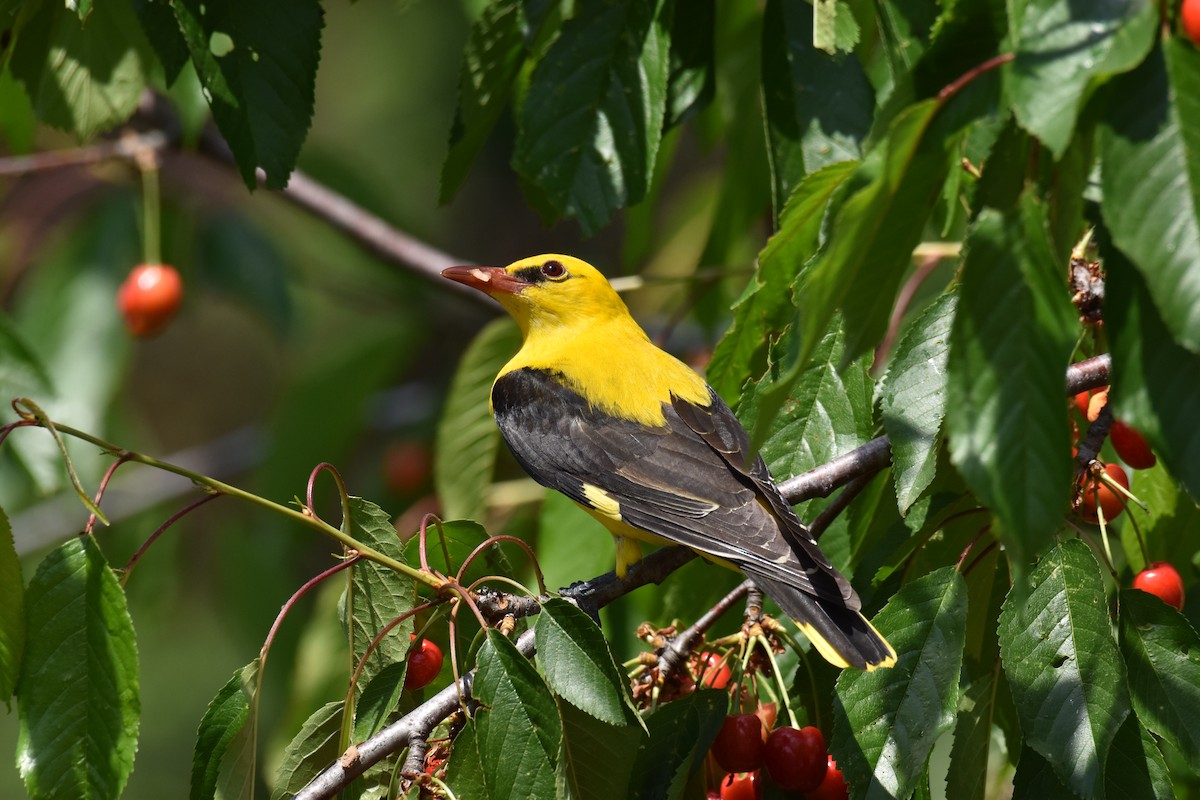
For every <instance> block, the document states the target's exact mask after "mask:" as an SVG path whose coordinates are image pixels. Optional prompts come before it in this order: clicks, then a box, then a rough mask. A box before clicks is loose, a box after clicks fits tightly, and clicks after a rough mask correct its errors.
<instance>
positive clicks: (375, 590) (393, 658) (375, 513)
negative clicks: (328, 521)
mask: <svg viewBox="0 0 1200 800" xmlns="http://www.w3.org/2000/svg"><path fill="white" fill-rule="evenodd" d="M349 503H350V534H351V535H352V536H353V537H354V538H355V539H357V540H358V541H360V542H362V543H363V544H366V545H368V546H370V547H373V548H374V549H375V550H378V551H379V552H381V553H383V554H384V555H387V556H391V557H392V558H394V559H396V560H397V561H404V545H403V544H402V543H401V542H400V537H399V536H397V535H396V529H395V528H393V527H392V521H391V517H389V516H388V514H387V512H386V511H384V510H383V509H381V508H380V507H379V506H377V505H375V504H374V503H372V502H370V501H368V500H364V499H362V498H361V497H351V498H350V499H349ZM350 569H351V571H352V573H353V578H352V579H351V584H350V585H351V588H350V590H349V595H348V597H347V596H346V595H343V598H342V603H341V609H340V611H341V617H342V626H343V627H344V628H346V629H347V630H348V632H349V635H350V642H351V647H350V651H351V653H353V655H354V662H355V664H357V663H358V662H359V661H360V660H361V659H362V657H363V654H364V653H366V650H367V647H368V646H369V645H370V644H371V640H372V639H374V638H375V636H377V635H378V634H379V632H380V631H381V630H383V629H384V627H386V626H387V625H388V624H389V623H390V622H392V620H394V619H396V618H397V617H399V616H401V615H403V614H406V613H408V612H410V611H412V609H413V606H414V605H416V601H417V584H416V581H414V580H413V579H412V578H410V577H408V576H407V575H402V574H400V573H399V572H396V571H394V570H392V569H389V568H388V567H385V566H383V565H381V564H376V563H375V562H373V561H360V562H359V563H357V564H355V565H354V566H353V567H351V568H350ZM412 630H413V624H412V619H411V618H410V619H406V620H405V621H404V622H401V623H400V624H399V625H396V626H395V627H394V628H392V629H391V630H390V631H388V633H387V635H386V636H384V637H383V639H382V640H380V642H379V644H378V645H377V646H376V647H375V649H374V650H373V651H372V652H371V655H370V657H368V658H367V662H366V664H365V665H364V666H363V669H362V673H361V674H360V676H359V679H358V685H357V687H356V689H357V691H358V692H359V693H361V692H362V690H363V688H364V687H365V686H366V685H367V684H368V683H370V682H371V680H372V679H373V678H374V677H375V676H376V675H378V674H379V673H380V671H382V670H383V668H384V667H386V666H387V665H389V664H395V663H397V662H400V661H404V660H405V657H406V656H407V654H408V645H409V634H411V633H412Z"/></svg>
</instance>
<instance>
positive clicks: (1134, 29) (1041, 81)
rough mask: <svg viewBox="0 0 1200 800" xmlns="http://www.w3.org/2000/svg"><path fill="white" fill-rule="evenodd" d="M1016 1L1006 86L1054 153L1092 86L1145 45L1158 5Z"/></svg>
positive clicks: (1134, 59) (1131, 61) (1024, 119)
mask: <svg viewBox="0 0 1200 800" xmlns="http://www.w3.org/2000/svg"><path fill="white" fill-rule="evenodd" d="M1010 8H1014V7H1012V6H1010ZM1015 8H1017V9H1022V8H1023V12H1024V13H1023V14H1022V15H1021V18H1020V20H1015V19H1014V20H1012V21H1011V22H1010V25H1011V27H1012V29H1013V30H1015V31H1016V32H1017V33H1016V37H1017V41H1018V42H1019V44H1018V46H1017V52H1016V58H1015V59H1014V60H1013V63H1012V66H1011V67H1010V68H1009V69H1008V71H1007V73H1006V78H1007V88H1008V93H1009V96H1010V97H1011V101H1012V105H1013V110H1014V111H1015V112H1016V115H1017V119H1018V120H1019V121H1020V122H1021V125H1022V126H1023V127H1024V128H1025V129H1026V130H1028V131H1029V132H1030V133H1032V134H1033V135H1034V136H1036V137H1038V138H1039V139H1041V140H1042V142H1043V143H1044V144H1045V145H1046V146H1047V147H1048V148H1050V151H1051V152H1052V153H1053V154H1054V157H1055V158H1056V159H1058V158H1061V157H1062V155H1063V153H1065V152H1066V150H1067V145H1068V144H1070V142H1071V136H1072V134H1073V133H1074V130H1075V120H1076V119H1077V118H1078V117H1079V112H1080V110H1081V109H1082V107H1083V103H1084V101H1085V100H1086V99H1087V96H1088V94H1089V92H1090V90H1091V89H1093V88H1094V87H1095V86H1096V85H1098V84H1099V83H1100V82H1101V81H1103V80H1104V79H1105V78H1107V77H1109V76H1111V75H1114V74H1116V73H1119V72H1124V71H1126V70H1129V69H1133V68H1134V67H1135V66H1137V65H1138V64H1139V63H1140V62H1141V60H1142V59H1143V58H1145V57H1146V53H1148V52H1150V47H1151V45H1152V44H1153V42H1154V33H1155V29H1156V28H1157V26H1158V10H1157V8H1156V6H1155V5H1154V4H1153V3H1151V2H1149V0H1107V2H1098V3H1088V4H1087V5H1084V6H1080V5H1078V4H1077V3H1072V2H1071V0H1029V2H1027V3H1025V4H1024V6H1023V7H1021V6H1016V7H1015ZM1126 199H1128V198H1126Z"/></svg>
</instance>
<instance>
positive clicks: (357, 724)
mask: <svg viewBox="0 0 1200 800" xmlns="http://www.w3.org/2000/svg"><path fill="white" fill-rule="evenodd" d="M407 667H408V662H407V661H400V662H398V663H395V664H388V665H387V666H386V667H384V668H383V669H381V670H380V671H379V674H378V675H376V676H375V677H374V678H372V679H371V682H370V683H368V684H367V685H366V688H364V689H363V691H362V695H361V696H360V697H359V698H358V703H357V705H356V706H355V708H354V741H356V742H364V741H366V740H367V739H370V738H371V737H372V736H374V735H375V734H377V733H379V731H381V730H383V726H384V725H385V724H386V723H387V721H388V716H389V715H390V714H391V713H392V712H393V711H395V710H396V709H397V708H399V706H400V697H401V695H403V694H404V673H405V670H406V669H407Z"/></svg>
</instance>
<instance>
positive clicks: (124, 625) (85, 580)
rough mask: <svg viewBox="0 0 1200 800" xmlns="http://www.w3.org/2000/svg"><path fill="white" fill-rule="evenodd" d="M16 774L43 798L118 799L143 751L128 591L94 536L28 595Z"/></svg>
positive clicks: (49, 568)
mask: <svg viewBox="0 0 1200 800" xmlns="http://www.w3.org/2000/svg"><path fill="white" fill-rule="evenodd" d="M25 608H26V626H27V628H28V630H33V631H37V635H36V636H32V637H30V638H29V639H28V641H27V642H26V647H25V660H24V664H23V666H22V669H21V679H20V684H19V686H20V689H19V694H18V701H19V703H20V732H19V739H18V742H17V768H18V770H19V771H20V773H21V778H22V779H23V780H24V781H25V788H26V790H27V791H28V792H29V794H30V795H31V796H33V797H37V798H78V797H119V796H120V794H121V792H122V790H123V789H124V787H125V782H126V781H127V780H128V779H129V773H130V772H131V771H132V770H133V756H134V753H135V752H136V751H137V735H138V717H139V712H140V710H141V703H140V700H139V695H138V685H139V684H138V659H137V644H136V639H135V636H134V630H133V621H132V620H131V619H130V617H129V609H128V607H127V605H126V601H125V592H124V591H123V590H122V589H121V585H120V584H119V583H118V582H117V577H116V575H114V574H113V571H112V570H111V569H109V566H108V564H107V563H106V562H105V560H104V556H103V554H101V552H100V548H99V547H98V546H97V545H96V541H95V539H93V538H92V537H91V536H80V537H77V538H74V539H71V540H70V541H68V542H65V543H64V544H62V545H60V546H59V547H57V548H55V549H54V550H53V551H51V552H50V554H49V555H47V556H46V557H45V558H44V559H43V560H42V563H41V564H39V565H38V568H37V572H36V573H35V574H34V576H33V579H32V580H31V581H30V582H29V588H28V590H27V592H26V596H25Z"/></svg>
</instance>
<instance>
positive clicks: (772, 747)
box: [763, 725, 829, 792]
mask: <svg viewBox="0 0 1200 800" xmlns="http://www.w3.org/2000/svg"><path fill="white" fill-rule="evenodd" d="M828 756H829V753H828V751H826V749H825V737H824V736H823V735H822V734H821V731H820V730H819V729H817V728H814V727H813V726H811V725H809V726H808V727H807V728H800V729H796V728H776V729H775V730H773V731H771V734H770V735H769V736H768V737H767V744H766V746H765V747H764V749H763V763H764V764H765V765H766V767H767V774H768V775H770V776H771V780H773V781H775V783H777V784H779V786H780V787H781V788H784V789H787V790H788V791H789V792H807V791H811V790H812V789H815V788H817V787H818V786H820V785H821V780H822V779H823V778H824V777H825V769H826V766H827V759H828Z"/></svg>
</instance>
